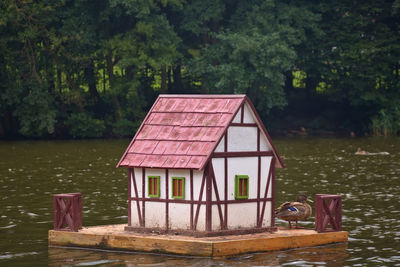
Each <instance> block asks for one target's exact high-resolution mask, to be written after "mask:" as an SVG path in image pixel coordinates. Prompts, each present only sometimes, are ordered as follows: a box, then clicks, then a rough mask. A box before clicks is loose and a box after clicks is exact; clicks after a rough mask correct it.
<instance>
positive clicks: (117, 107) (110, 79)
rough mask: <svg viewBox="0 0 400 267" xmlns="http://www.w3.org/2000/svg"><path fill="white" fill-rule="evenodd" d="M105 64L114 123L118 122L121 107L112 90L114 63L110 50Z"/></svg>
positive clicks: (113, 89)
mask: <svg viewBox="0 0 400 267" xmlns="http://www.w3.org/2000/svg"><path fill="white" fill-rule="evenodd" d="M106 62H107V72H108V83H109V85H110V90H111V97H112V100H113V103H114V108H115V112H114V118H115V121H119V119H120V111H121V105H120V103H119V100H118V97H117V95H116V94H115V88H114V62H113V59H112V50H111V49H109V50H108V53H107V55H106Z"/></svg>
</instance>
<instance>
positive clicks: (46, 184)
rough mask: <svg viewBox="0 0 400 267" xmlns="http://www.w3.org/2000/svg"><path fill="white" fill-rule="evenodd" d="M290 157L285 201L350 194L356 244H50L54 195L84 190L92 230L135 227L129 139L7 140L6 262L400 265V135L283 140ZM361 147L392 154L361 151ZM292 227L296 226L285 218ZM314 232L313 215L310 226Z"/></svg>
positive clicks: (0, 199)
mask: <svg viewBox="0 0 400 267" xmlns="http://www.w3.org/2000/svg"><path fill="white" fill-rule="evenodd" d="M274 140H275V145H276V146H277V148H278V151H279V152H280V154H281V155H283V156H284V158H285V160H284V161H285V164H286V166H287V168H286V169H283V170H278V171H277V181H276V189H277V193H276V197H277V203H280V202H283V201H287V200H292V199H294V198H295V196H296V195H297V192H298V191H307V193H308V195H309V196H312V197H313V196H314V195H315V194H317V193H328V194H340V195H342V197H343V227H344V229H345V230H347V231H349V235H350V238H349V243H348V247H347V246H346V245H343V244H342V245H331V246H325V247H318V248H304V249H295V250H289V251H278V252H270V253H260V254H251V255H244V256H240V257H236V258H230V259H214V260H211V259H204V258H195V259H193V258H187V257H172V256H165V255H153V254H136V253H119V252H118V253H117V252H104V251H94V250H77V249H61V248H48V245H47V231H48V229H51V228H52V224H53V213H52V212H53V207H52V205H53V204H52V195H53V194H57V193H68V192H82V197H83V224H84V225H85V226H90V225H100V224H114V223H125V222H126V221H127V217H126V215H127V210H126V194H127V179H126V172H125V170H124V169H122V170H120V169H116V168H115V165H116V163H117V162H118V160H119V157H120V156H121V154H122V153H123V151H124V149H125V148H126V146H127V144H128V143H129V140H107V141H102V140H90V141H51V142H42V141H40V142H0V204H1V208H0V236H1V238H0V263H4V264H6V265H7V266H12V265H13V266H21V265H26V266H30V265H32V263H36V264H38V265H47V264H50V265H52V266H61V265H63V266H65V265H67V266H69V265H72V266H90V265H105V266H107V265H127V266H165V265H167V266H172V265H181V266H185V265H195V266H196V265H197V266H204V265H206V266H231V265H237V266H285V265H293V266H299V265H302V266H324V265H325V266H365V265H379V266H395V265H399V266H400V254H399V251H398V250H399V249H398V248H400V224H399V223H398V220H399V218H400V210H399V209H398V203H399V200H398V195H399V194H400V152H399V151H398V150H397V149H398V148H399V147H400V138H362V139H335V138H305V139H274ZM358 147H361V148H362V149H364V150H367V151H369V152H372V153H374V152H382V151H386V152H389V155H369V156H360V155H355V154H354V153H355V151H356V150H357V148H358ZM277 224H278V225H281V226H286V225H287V223H286V222H282V221H278V222H277ZM302 225H303V226H305V227H307V228H313V218H311V219H309V220H308V221H307V222H303V223H302Z"/></svg>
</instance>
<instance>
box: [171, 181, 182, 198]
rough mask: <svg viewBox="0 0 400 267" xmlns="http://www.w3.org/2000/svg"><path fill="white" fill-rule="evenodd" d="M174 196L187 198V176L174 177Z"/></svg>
mask: <svg viewBox="0 0 400 267" xmlns="http://www.w3.org/2000/svg"><path fill="white" fill-rule="evenodd" d="M172 198H177V199H184V198H185V178H184V177H172Z"/></svg>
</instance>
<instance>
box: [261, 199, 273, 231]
mask: <svg viewBox="0 0 400 267" xmlns="http://www.w3.org/2000/svg"><path fill="white" fill-rule="evenodd" d="M271 219H272V217H271V202H267V203H266V204H265V213H264V219H263V221H262V227H270V226H271Z"/></svg>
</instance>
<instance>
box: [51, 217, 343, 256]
mask: <svg viewBox="0 0 400 267" xmlns="http://www.w3.org/2000/svg"><path fill="white" fill-rule="evenodd" d="M125 226H126V225H125V224H118V225H105V226H93V227H84V228H83V229H81V230H79V231H78V232H68V231H58V230H50V231H49V245H57V246H77V247H88V248H101V249H113V250H131V251H141V252H153V253H167V254H178V255H190V256H204V257H224V256H231V255H239V254H245V253H252V252H264V251H272V250H282V249H290V248H300V247H311V246H318V245H324V244H329V243H338V242H347V238H348V233H347V232H346V231H340V232H328V233H317V232H316V231H314V230H305V229H293V230H286V229H279V230H278V231H277V232H275V233H273V234H271V233H258V234H248V235H231V236H218V237H201V238H196V237H190V236H182V235H159V234H139V233H132V232H127V231H124V227H125Z"/></svg>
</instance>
